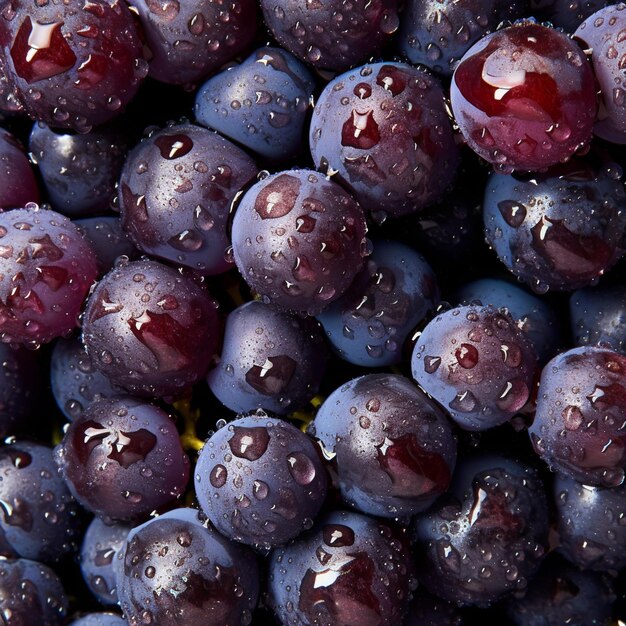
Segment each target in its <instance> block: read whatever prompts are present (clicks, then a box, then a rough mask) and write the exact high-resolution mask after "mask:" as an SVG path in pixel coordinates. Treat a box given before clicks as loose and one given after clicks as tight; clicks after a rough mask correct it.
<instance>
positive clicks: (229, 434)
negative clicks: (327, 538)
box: [195, 412, 327, 549]
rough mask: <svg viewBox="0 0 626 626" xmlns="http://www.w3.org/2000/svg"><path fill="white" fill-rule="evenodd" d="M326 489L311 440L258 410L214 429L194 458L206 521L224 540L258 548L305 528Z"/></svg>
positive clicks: (323, 475) (313, 516) (285, 540)
mask: <svg viewBox="0 0 626 626" xmlns="http://www.w3.org/2000/svg"><path fill="white" fill-rule="evenodd" d="M326 489H327V477H326V468H325V467H324V464H323V462H322V459H321V457H320V455H319V452H318V450H317V449H316V447H315V444H314V443H313V441H312V440H311V439H310V438H309V437H308V436H307V435H306V434H305V433H303V432H301V431H300V430H298V429H297V428H296V427H295V426H292V425H291V424H290V423H289V422H286V421H284V420H280V419H277V418H272V417H268V416H267V415H266V414H264V413H263V412H257V413H256V414H252V415H249V416H245V417H240V418H238V419H236V420H234V421H232V422H230V424H228V425H227V426H223V427H222V428H220V429H219V430H218V431H217V432H216V433H215V434H214V435H212V437H211V438H210V439H209V440H208V441H207V442H206V443H205V445H204V447H203V448H202V450H201V451H200V453H199V455H198V461H197V463H196V469H195V493H196V498H197V500H198V503H199V504H200V508H201V509H202V511H203V512H204V513H205V514H206V516H207V517H208V518H209V520H210V521H211V522H212V523H213V524H214V526H215V527H216V528H217V530H219V531H220V532H221V533H222V534H223V535H225V536H226V537H228V538H229V539H233V540H235V541H239V542H242V543H245V544H248V545H251V546H258V547H262V548H264V549H267V548H271V547H274V546H277V545H280V544H283V543H286V542H287V541H289V540H290V539H293V538H295V537H297V536H298V535H299V534H300V533H301V532H302V531H303V530H304V529H306V528H310V527H311V525H312V524H313V519H314V518H315V516H316V515H317V514H318V512H319V510H320V507H321V506H322V504H324V500H325V498H326Z"/></svg>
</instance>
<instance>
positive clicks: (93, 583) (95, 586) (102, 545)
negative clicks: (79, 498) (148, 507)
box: [80, 517, 132, 605]
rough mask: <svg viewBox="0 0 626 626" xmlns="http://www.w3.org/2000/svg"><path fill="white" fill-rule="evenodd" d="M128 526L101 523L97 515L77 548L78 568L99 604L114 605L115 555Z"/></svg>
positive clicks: (115, 594) (122, 542)
mask: <svg viewBox="0 0 626 626" xmlns="http://www.w3.org/2000/svg"><path fill="white" fill-rule="evenodd" d="M131 529H132V526H129V525H126V524H110V525H109V524H105V523H104V522H103V521H102V520H101V519H100V518H99V517H94V518H93V520H92V521H91V523H90V524H89V526H88V527H87V531H86V532H85V535H84V537H83V543H82V546H81V549H80V570H81V573H82V575H83V578H84V580H85V583H86V584H87V587H88V588H89V590H90V591H91V593H93V594H94V596H95V597H96V598H97V599H98V601H99V602H100V603H101V604H106V605H112V604H117V580H116V572H115V558H116V555H117V553H118V552H119V550H120V549H121V548H122V546H123V545H124V542H125V541H126V537H127V536H128V533H129V532H130V531H131Z"/></svg>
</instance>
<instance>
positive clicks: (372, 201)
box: [309, 62, 459, 221]
mask: <svg viewBox="0 0 626 626" xmlns="http://www.w3.org/2000/svg"><path fill="white" fill-rule="evenodd" d="M309 144H310V148H311V155H312V157H313V161H314V162H315V164H316V166H317V167H318V168H319V169H322V170H326V171H327V173H328V174H329V175H331V174H333V175H336V176H337V177H338V178H339V180H341V181H342V183H344V184H345V185H346V186H347V187H348V188H349V189H350V190H351V192H352V193H353V194H354V195H355V197H356V199H357V200H358V201H359V202H360V203H361V205H362V206H363V207H364V208H365V209H366V210H367V211H369V212H370V213H371V214H372V215H373V216H374V218H375V219H376V220H377V221H382V220H383V219H384V217H386V216H390V217H398V216H400V215H405V214H407V213H413V212H415V211H418V210H420V209H423V208H424V207H425V206H427V205H429V204H433V203H434V202H436V201H437V200H439V199H440V198H441V196H442V195H443V192H444V191H445V190H446V188H447V187H448V186H449V185H450V184H451V183H452V181H453V179H454V176H455V174H456V169H457V166H458V164H459V151H458V148H457V146H456V144H455V141H454V136H453V133H452V125H451V124H450V120H449V118H448V115H447V113H446V109H445V104H444V94H443V91H442V89H441V86H440V84H439V82H438V81H437V79H435V78H434V77H433V76H431V75H430V74H429V73H428V72H427V71H426V70H424V69H421V68H417V67H412V66H410V65H407V64H405V63H384V62H383V63H373V64H370V65H363V66H362V67H358V68H356V69H354V70H351V71H349V72H346V73H345V74H341V75H340V76H337V77H336V78H335V79H334V80H332V81H331V82H329V83H328V84H327V85H326V87H324V90H323V91H322V93H321V94H320V96H319V98H318V100H317V104H316V105H315V109H314V111H313V118H312V120H311V126H310V130H309Z"/></svg>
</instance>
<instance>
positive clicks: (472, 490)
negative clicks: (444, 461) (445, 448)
mask: <svg viewBox="0 0 626 626" xmlns="http://www.w3.org/2000/svg"><path fill="white" fill-rule="evenodd" d="M548 527H549V522H548V502H547V498H546V495H545V491H544V487H543V484H542V483H541V481H540V479H539V476H538V474H537V472H535V471H534V470H533V469H532V468H531V467H530V466H526V465H525V464H522V463H519V462H517V461H513V460H511V459H508V458H505V457H502V456H499V455H488V454H484V455H481V456H475V457H473V458H464V459H463V460H462V461H461V462H459V464H458V465H457V468H456V472H455V475H454V480H453V483H452V487H451V489H450V491H449V493H448V494H446V495H445V496H443V497H442V498H440V499H439V500H438V501H437V503H436V504H435V506H433V507H431V508H430V509H429V510H428V511H427V512H426V513H424V514H422V515H419V516H417V517H416V518H415V520H414V528H413V530H414V534H415V537H416V541H417V545H416V553H417V554H416V558H417V562H418V578H419V580H420V582H421V583H423V585H424V586H425V587H426V589H428V591H430V592H431V593H433V594H435V595H437V596H439V597H441V598H444V599H446V600H449V601H451V602H456V603H458V604H461V605H462V604H475V605H478V606H487V605H488V604H489V603H490V602H492V601H493V600H495V599H498V598H502V597H504V596H505V595H506V594H507V593H510V592H512V591H514V590H523V589H524V588H525V587H526V585H527V583H528V580H529V578H530V577H532V575H533V574H534V573H535V572H536V570H537V568H538V567H539V565H540V563H541V561H542V559H543V557H544V555H545V552H546V548H547V544H548Z"/></svg>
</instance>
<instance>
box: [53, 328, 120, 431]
mask: <svg viewBox="0 0 626 626" xmlns="http://www.w3.org/2000/svg"><path fill="white" fill-rule="evenodd" d="M50 386H51V388H52V395H53V396H54V399H55V400H56V403H57V406H58V407H59V409H61V411H62V412H63V415H65V417H67V419H68V420H70V421H71V420H73V419H75V418H77V417H79V416H80V414H81V413H82V412H83V411H84V410H85V409H86V408H87V407H88V406H89V404H91V403H92V402H94V401H96V400H101V399H102V398H111V397H112V396H115V395H119V394H120V393H121V390H120V389H119V388H116V387H113V385H111V382H110V381H109V379H108V378H107V377H106V376H105V375H104V374H102V373H101V372H100V371H99V370H98V369H97V368H96V367H94V364H93V363H92V361H91V357H90V356H89V355H88V354H87V352H86V351H85V347H84V346H83V344H82V342H81V341H80V339H79V338H78V337H72V338H69V339H58V340H57V342H56V343H55V345H54V349H53V350H52V355H51V357H50Z"/></svg>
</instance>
